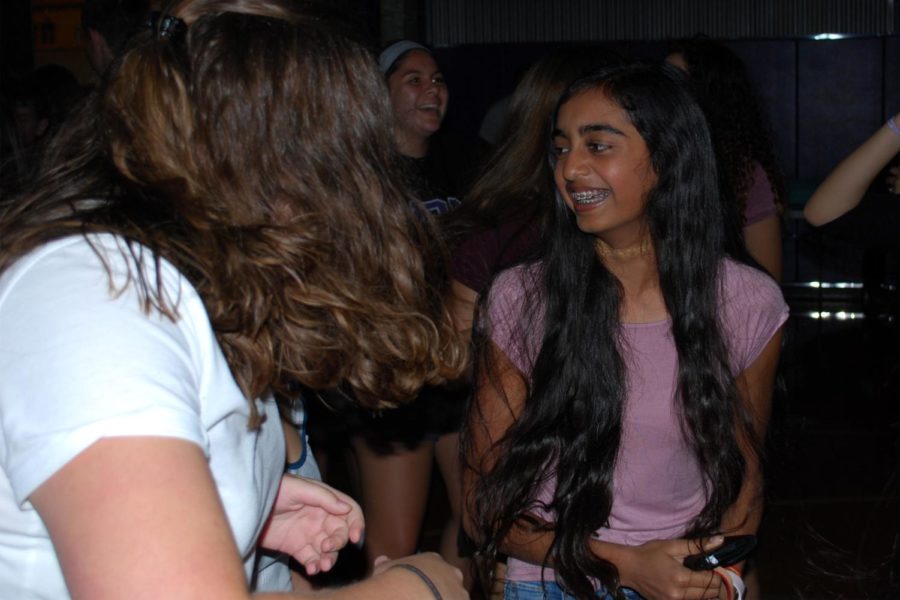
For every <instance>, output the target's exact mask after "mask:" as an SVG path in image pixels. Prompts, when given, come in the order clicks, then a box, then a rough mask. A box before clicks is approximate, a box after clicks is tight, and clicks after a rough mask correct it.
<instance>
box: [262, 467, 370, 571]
mask: <svg viewBox="0 0 900 600" xmlns="http://www.w3.org/2000/svg"><path fill="white" fill-rule="evenodd" d="M364 525H365V522H364V520H363V515H362V510H361V509H360V507H359V505H358V504H357V503H356V502H355V501H354V500H353V499H352V498H350V497H349V496H347V495H346V494H344V493H342V492H339V491H337V490H335V489H334V488H331V487H329V486H327V485H325V484H324V483H321V482H319V481H314V480H312V479H306V478H303V477H295V476H293V475H285V476H284V477H282V479H281V487H280V488H279V489H278V496H277V497H276V499H275V506H274V507H273V508H272V513H271V514H270V515H269V520H268V522H267V523H266V526H265V528H264V529H263V532H262V535H261V536H260V539H259V544H260V546H262V547H263V548H267V549H269V550H275V551H276V552H285V553H287V554H290V555H291V556H292V557H294V559H295V560H296V561H297V562H299V563H300V564H302V565H303V566H304V567H305V569H306V572H307V574H309V575H315V574H316V573H319V572H322V571H328V570H329V569H331V567H333V566H334V563H335V562H336V561H337V554H338V551H339V550H340V549H341V548H343V547H344V546H345V545H346V544H347V542H348V541H350V542H353V543H356V542H358V541H359V540H360V539H361V538H362V534H363V528H364Z"/></svg>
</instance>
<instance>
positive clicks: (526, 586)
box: [503, 580, 644, 600]
mask: <svg viewBox="0 0 900 600" xmlns="http://www.w3.org/2000/svg"><path fill="white" fill-rule="evenodd" d="M622 592H623V593H624V594H625V598H626V599H627V600H644V597H643V596H641V595H640V594H638V593H637V592H636V591H634V590H632V589H629V588H622ZM503 598H504V600H575V596H572V595H571V594H567V593H565V592H564V591H563V590H562V588H561V587H559V584H558V583H556V582H555V581H545V582H544V583H543V584H542V583H541V582H540V581H509V580H507V582H506V584H505V586H504V588H503ZM597 598H598V599H602V600H614V599H613V596H612V595H610V594H607V593H606V592H604V591H603V590H598V591H597Z"/></svg>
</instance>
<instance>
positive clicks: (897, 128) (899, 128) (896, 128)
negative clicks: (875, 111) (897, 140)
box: [885, 117, 900, 136]
mask: <svg viewBox="0 0 900 600" xmlns="http://www.w3.org/2000/svg"><path fill="white" fill-rule="evenodd" d="M885 125H887V126H888V129H890V130H891V131H892V132H893V133H894V135H897V136H900V125H897V122H896V121H894V117H890V118H889V119H888V120H887V123H885Z"/></svg>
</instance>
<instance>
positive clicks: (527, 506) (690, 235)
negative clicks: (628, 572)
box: [462, 64, 759, 599]
mask: <svg viewBox="0 0 900 600" xmlns="http://www.w3.org/2000/svg"><path fill="white" fill-rule="evenodd" d="M589 90H599V91H601V92H602V93H604V94H605V95H606V96H607V97H609V98H610V99H611V100H613V101H614V102H615V103H616V104H617V105H619V106H620V107H621V108H622V109H623V110H624V111H625V112H626V113H627V115H628V117H629V119H630V121H631V122H632V124H633V125H634V126H635V128H636V129H637V131H638V132H639V133H640V135H641V137H642V138H643V140H644V142H645V143H646V145H647V148H648V150H649V152H650V156H651V161H652V166H653V169H654V171H655V173H656V175H657V177H658V182H657V184H656V186H655V188H654V189H652V190H651V191H650V192H649V193H648V196H647V199H646V209H645V210H646V217H647V221H648V224H649V229H650V234H651V238H652V242H653V246H654V249H655V254H656V260H657V268H658V273H659V282H660V289H661V291H662V295H663V298H664V300H665V305H666V308H667V310H668V313H669V315H670V317H671V321H672V335H673V338H674V342H675V346H676V349H677V352H678V374H677V389H678V397H677V400H676V404H677V406H678V409H679V411H678V412H679V413H680V415H681V419H682V423H681V426H682V429H683V431H684V435H685V436H686V439H687V440H688V442H689V443H690V445H691V447H692V448H693V451H694V454H695V456H696V459H697V461H698V465H699V468H700V470H701V472H702V473H703V475H704V481H705V482H706V490H705V492H706V496H707V498H708V500H707V502H706V505H705V506H704V508H703V509H702V510H701V511H700V513H699V514H698V515H697V516H696V518H695V519H694V521H693V523H692V524H691V526H690V528H689V531H687V532H686V534H685V535H686V536H689V537H699V536H703V535H706V534H710V533H713V532H716V531H718V530H719V529H720V526H721V525H720V524H721V520H722V517H723V515H724V513H725V511H726V509H727V508H728V507H729V506H731V505H732V504H733V503H734V502H735V500H736V499H737V496H738V493H739V490H740V488H741V484H742V481H743V478H744V473H745V460H744V458H743V455H742V453H741V450H740V448H739V445H738V441H737V440H738V432H736V430H735V423H739V424H741V425H740V427H742V428H743V429H744V430H745V431H743V433H744V434H746V438H745V439H748V440H752V442H751V444H752V445H754V449H755V450H756V451H759V445H758V443H757V441H756V440H755V437H754V435H753V432H752V429H751V427H750V420H749V418H748V414H747V412H746V411H745V410H744V409H743V408H742V407H741V405H740V404H739V400H738V395H737V392H736V388H735V381H734V377H733V375H732V371H731V368H730V366H729V364H728V359H727V357H728V352H727V347H726V344H725V341H724V339H723V333H722V330H721V327H720V323H719V306H718V293H719V285H720V277H719V273H720V267H721V262H722V259H723V258H724V257H726V256H728V254H729V253H728V251H727V248H726V243H725V234H724V227H723V226H722V220H723V219H724V218H725V217H724V213H725V210H724V209H723V207H722V203H721V202H720V201H719V198H718V185H717V177H716V163H715V156H714V152H713V149H712V144H711V142H710V138H709V134H708V132H707V128H706V124H705V120H704V117H703V113H702V111H701V110H700V108H699V106H698V105H697V103H696V102H695V100H694V99H693V97H692V96H691V94H690V93H689V91H688V90H687V87H686V85H685V84H684V82H683V76H681V75H680V74H679V73H677V72H676V70H675V69H673V68H671V67H667V66H650V65H643V64H630V65H625V66H618V67H616V66H614V67H609V68H605V69H602V70H600V71H597V72H595V73H593V74H591V75H589V76H586V77H584V78H582V79H580V80H578V81H576V82H575V83H573V84H572V85H571V86H570V87H569V88H568V89H567V90H566V92H565V93H564V94H563V96H562V98H561V99H560V101H559V106H562V105H564V104H565V103H566V102H567V101H568V100H569V99H570V98H572V97H574V96H576V95H578V94H581V93H584V92H586V91H589ZM558 110H559V109H558V108H557V114H558ZM554 122H555V117H554ZM595 241H596V239H595V238H594V237H593V236H591V235H589V234H586V233H583V232H581V231H580V230H579V229H578V227H577V225H576V223H575V219H574V216H573V214H572V212H571V211H570V210H569V209H568V208H567V207H566V205H565V203H564V202H563V201H562V199H561V198H560V197H559V195H558V194H557V195H556V200H555V204H554V209H553V211H552V213H551V215H550V223H549V226H548V232H547V235H546V238H545V240H544V242H543V244H542V248H541V252H540V257H539V259H538V260H537V262H536V263H534V264H533V265H532V266H531V267H528V268H526V269H524V271H523V274H522V276H523V277H526V278H527V277H531V278H532V281H531V282H530V283H526V284H525V288H526V289H531V290H533V292H531V293H529V294H528V295H527V296H526V298H525V300H524V302H523V306H524V307H525V311H526V313H525V315H524V316H522V318H521V319H520V321H519V323H520V325H521V330H519V331H518V332H517V334H518V336H519V339H518V340H514V341H513V343H517V344H519V345H521V347H528V343H527V341H526V340H527V337H528V335H529V333H530V330H533V329H535V328H537V327H539V325H538V324H539V323H543V324H545V325H542V327H543V331H544V334H543V339H542V341H541V345H540V348H539V352H538V354H537V358H536V359H535V360H534V364H533V368H532V370H531V372H530V373H526V374H525V379H526V380H527V381H528V382H529V384H528V391H527V397H526V401H525V405H524V408H523V409H522V411H521V414H520V415H519V416H518V418H517V420H516V421H515V422H514V424H513V425H512V426H511V427H510V428H509V429H508V430H507V431H506V433H505V435H504V436H503V437H502V438H501V439H499V440H497V441H495V442H494V446H493V447H492V448H490V449H489V450H488V451H487V453H486V454H485V455H482V456H473V455H472V448H473V446H472V437H471V435H472V434H471V429H472V428H480V427H484V426H485V424H484V423H485V421H484V415H482V414H481V413H480V412H479V409H478V406H479V402H478V399H477V397H476V398H475V399H474V401H473V402H472V407H471V409H470V415H469V421H468V425H467V428H468V429H467V430H465V431H464V432H463V442H462V443H463V448H464V453H465V455H466V459H467V461H466V468H469V469H474V470H475V473H476V474H477V483H476V485H475V490H474V494H473V496H472V498H470V499H469V502H470V504H469V505H470V506H471V507H473V513H474V514H473V516H472V521H471V526H472V529H473V532H475V533H476V534H477V536H478V537H479V539H480V547H479V549H478V552H477V553H476V563H477V567H478V573H479V580H480V582H481V585H483V586H484V585H487V584H488V582H489V577H490V570H491V569H492V568H493V563H494V561H495V558H496V556H497V553H498V551H499V549H500V547H501V546H502V543H503V540H504V539H505V538H506V537H507V535H508V534H509V533H510V531H511V529H512V528H513V527H522V526H524V527H525V528H526V529H528V528H531V529H533V530H534V531H542V530H549V531H552V532H553V534H554V537H553V542H552V545H551V547H550V550H549V553H548V554H547V556H546V557H545V563H544V564H545V565H552V567H553V568H554V569H555V570H556V573H557V578H558V580H559V582H560V583H561V584H562V585H563V587H564V588H565V589H566V590H567V591H569V592H570V593H572V594H574V595H575V596H576V597H577V598H580V599H587V598H593V597H594V593H595V591H594V586H593V584H592V582H591V578H595V579H597V580H599V581H600V582H602V584H603V585H604V586H605V587H606V589H608V590H609V591H611V592H616V593H617V592H618V591H619V579H618V573H617V571H616V568H615V566H614V565H613V564H612V563H609V562H607V561H604V560H602V559H600V558H598V557H597V556H595V555H594V554H592V552H591V550H590V546H589V540H590V539H591V537H592V535H593V534H594V532H595V531H597V530H598V529H600V528H601V527H603V526H605V525H606V523H607V519H608V518H609V515H610V511H611V508H612V501H613V498H612V478H613V471H614V467H615V465H616V460H617V454H618V449H619V443H620V439H621V435H622V419H623V414H624V410H625V390H626V368H627V367H626V365H625V363H624V361H623V358H622V341H621V336H620V327H621V322H620V317H619V315H620V310H621V302H622V287H621V284H620V283H619V281H618V280H617V279H616V277H615V276H614V275H613V274H612V273H611V272H610V271H609V270H607V268H605V266H604V265H603V263H602V261H600V260H599V259H598V256H597V252H596V246H595ZM488 297H489V296H488ZM482 322H486V318H485V319H484V320H482ZM489 329H490V324H489V323H487V324H486V325H484V326H483V328H482V330H481V331H480V342H479V345H478V350H477V356H476V359H475V364H476V368H477V369H478V370H479V371H480V372H479V373H478V376H479V380H480V382H481V383H480V388H479V389H481V390H485V389H492V392H490V393H500V394H501V397H503V396H502V394H503V391H502V389H500V388H499V384H498V383H497V382H496V381H494V380H493V379H492V375H493V369H492V364H491V360H490V356H489V354H490V353H489V352H488V351H487V340H488V339H490V332H489ZM537 330H538V331H540V329H537ZM489 386H492V387H489ZM478 393H479V391H478V390H476V395H477V394H478ZM742 437H743V436H742ZM485 456H491V457H496V462H495V463H494V465H493V467H492V468H489V469H488V468H485V467H484V466H483V465H484V464H485V463H483V462H482V461H483V460H484V459H485ZM553 476H555V478H556V482H557V483H556V489H555V491H554V493H553V498H552V500H551V501H550V502H549V503H542V502H540V501H539V500H537V498H536V493H537V490H538V489H539V488H540V487H541V485H542V484H543V483H546V482H547V481H548V478H549V477H553ZM536 508H541V509H543V510H547V511H549V512H550V513H551V514H553V515H554V516H555V522H554V523H551V524H548V525H544V524H541V523H539V522H538V521H537V520H536V519H535V518H533V517H532V516H530V515H529V513H530V512H531V511H533V510H535V509H536Z"/></svg>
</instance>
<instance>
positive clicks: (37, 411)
mask: <svg viewBox="0 0 900 600" xmlns="http://www.w3.org/2000/svg"><path fill="white" fill-rule="evenodd" d="M35 254H36V256H35ZM119 262H124V261H123V260H120V261H119ZM110 268H111V269H112V272H113V273H114V274H115V280H116V281H117V283H121V282H123V281H124V279H123V275H122V273H123V271H122V270H121V269H122V265H121V264H120V265H118V267H117V265H116V262H115V261H113V262H112V263H111V265H110ZM167 268H168V269H169V271H167V272H165V273H164V277H163V279H164V281H165V282H166V286H167V289H168V290H169V291H172V290H177V288H178V286H179V285H180V283H179V282H180V278H179V277H178V276H177V273H176V272H175V270H174V269H173V268H171V266H169V267H167ZM135 288H136V285H135V284H134V283H131V284H129V285H128V286H127V287H126V288H125V289H124V291H120V292H118V293H117V292H116V291H115V290H114V289H112V288H111V286H110V280H109V277H108V274H107V271H106V268H105V266H104V264H103V262H101V260H100V259H99V258H98V256H97V255H96V254H95V253H94V252H93V250H92V249H91V248H90V247H89V246H88V245H87V244H86V243H85V242H84V241H83V240H81V241H80V242H79V243H69V244H59V243H56V244H53V245H52V247H51V248H49V249H48V248H47V247H45V248H41V249H40V250H38V251H36V253H33V254H32V255H29V256H26V257H24V258H22V259H20V260H19V262H18V263H16V264H14V265H13V267H12V268H11V269H10V270H9V271H7V272H6V273H4V275H3V277H2V278H0V436H2V441H3V445H2V448H0V460H2V463H3V468H4V470H5V471H6V473H7V475H8V476H9V479H10V482H11V485H12V487H13V491H14V494H15V497H16V500H17V501H18V502H20V503H21V502H24V501H25V500H26V499H27V497H28V496H29V495H30V494H31V493H32V492H33V491H34V489H35V488H36V487H38V486H39V485H40V484H41V483H43V482H44V481H46V480H47V479H48V478H49V477H50V476H51V475H53V473H55V472H56V471H57V470H59V469H60V468H61V467H62V466H63V465H65V464H66V463H67V462H68V461H69V460H71V459H72V458H74V457H75V456H76V455H77V454H79V453H80V452H82V451H83V450H85V449H86V448H87V447H89V446H90V445H91V444H93V443H94V442H95V441H97V440H99V439H101V438H103V437H112V436H132V435H158V436H172V437H178V438H183V439H186V440H189V441H193V442H195V443H197V444H198V445H201V446H204V444H205V433H204V430H203V427H202V425H201V421H200V418H199V410H200V407H199V394H198V385H199V383H198V377H197V369H196V365H195V364H194V363H193V361H192V352H191V347H190V342H189V340H188V339H187V336H186V335H185V334H184V331H183V327H184V325H183V324H182V325H181V326H180V325H179V324H178V323H176V322H173V321H172V320H170V319H169V318H167V317H165V316H163V315H161V314H160V313H158V312H156V311H150V313H149V314H147V313H145V312H144V310H143V309H142V307H141V302H140V300H139V297H138V294H137V292H136V289H135ZM191 292H192V293H193V290H192V289H191Z"/></svg>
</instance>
